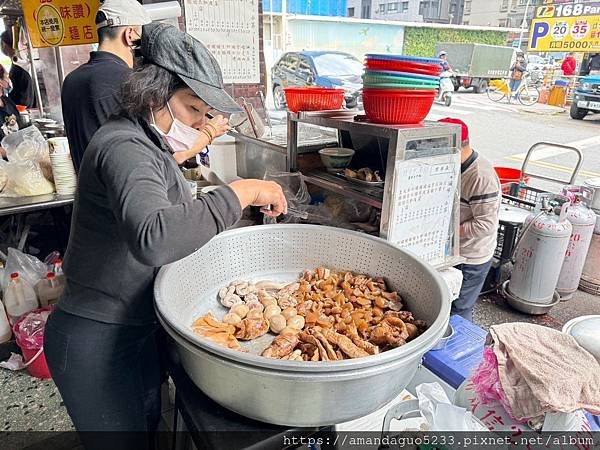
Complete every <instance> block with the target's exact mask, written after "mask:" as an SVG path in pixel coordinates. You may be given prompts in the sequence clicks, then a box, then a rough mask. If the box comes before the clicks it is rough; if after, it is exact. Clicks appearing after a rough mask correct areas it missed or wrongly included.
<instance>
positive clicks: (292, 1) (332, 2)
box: [263, 0, 348, 16]
mask: <svg viewBox="0 0 600 450" xmlns="http://www.w3.org/2000/svg"><path fill="white" fill-rule="evenodd" d="M284 3H285V6H286V12H287V13H288V14H302V15H305V16H345V15H346V14H347V12H348V8H347V6H346V3H347V0H263V10H264V12H265V13H270V12H274V13H281V12H283V5H284Z"/></svg>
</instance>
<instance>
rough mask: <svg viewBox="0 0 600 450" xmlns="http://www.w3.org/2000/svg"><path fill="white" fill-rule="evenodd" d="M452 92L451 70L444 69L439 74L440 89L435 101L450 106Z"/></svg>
mask: <svg viewBox="0 0 600 450" xmlns="http://www.w3.org/2000/svg"><path fill="white" fill-rule="evenodd" d="M453 93H454V83H452V72H451V71H450V70H445V71H443V72H442V73H441V74H440V90H439V92H438V97H437V99H436V102H437V103H443V104H444V105H446V106H450V105H451V104H452V94H453Z"/></svg>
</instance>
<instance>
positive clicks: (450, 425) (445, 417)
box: [415, 383, 488, 432]
mask: <svg viewBox="0 0 600 450" xmlns="http://www.w3.org/2000/svg"><path fill="white" fill-rule="evenodd" d="M415 389H416V391H417V398H418V399H419V409H420V410H421V414H422V415H423V417H424V418H425V419H426V420H427V422H428V423H429V426H430V431H453V432H454V431H488V429H487V428H486V427H485V426H484V425H482V424H480V423H479V421H477V420H475V419H474V417H473V414H471V413H470V412H468V411H467V410H466V409H465V408H461V407H459V406H455V405H453V404H452V403H451V402H450V399H448V396H447V395H446V392H445V391H444V389H443V388H442V387H441V386H440V385H439V384H438V383H423V384H420V385H419V386H417V387H416V388H415Z"/></svg>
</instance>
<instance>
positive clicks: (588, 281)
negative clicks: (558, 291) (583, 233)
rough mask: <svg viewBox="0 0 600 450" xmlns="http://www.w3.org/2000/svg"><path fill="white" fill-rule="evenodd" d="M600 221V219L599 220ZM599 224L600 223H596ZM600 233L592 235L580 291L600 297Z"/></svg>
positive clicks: (580, 282) (580, 281)
mask: <svg viewBox="0 0 600 450" xmlns="http://www.w3.org/2000/svg"><path fill="white" fill-rule="evenodd" d="M597 220H598V221H600V218H599V219H597ZM596 223H598V222H596ZM599 268H600V233H594V234H593V235H592V243H591V244H590V249H589V250H588V254H587V258H586V259H585V264H584V266H583V272H582V274H581V279H580V280H579V289H581V290H582V291H585V292H588V293H590V294H594V295H600V269H599Z"/></svg>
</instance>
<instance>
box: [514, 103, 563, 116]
mask: <svg viewBox="0 0 600 450" xmlns="http://www.w3.org/2000/svg"><path fill="white" fill-rule="evenodd" d="M511 105H513V106H516V107H517V109H518V110H519V112H523V113H529V114H537V115H540V116H555V115H557V114H564V113H566V112H567V107H565V108H561V107H560V106H552V105H546V104H544V103H536V104H535V105H533V106H522V105H520V104H518V103H511Z"/></svg>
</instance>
